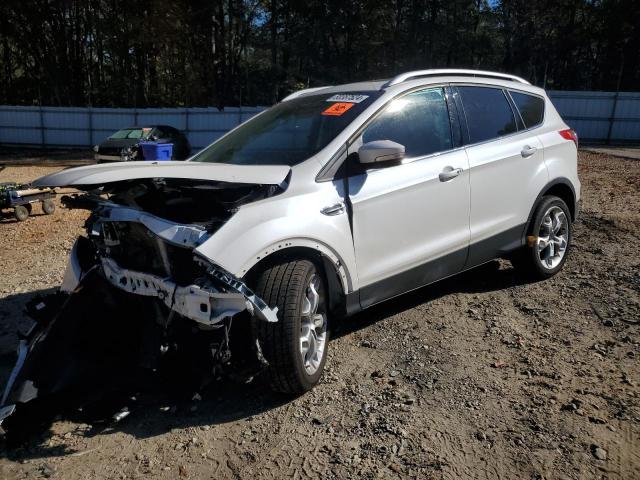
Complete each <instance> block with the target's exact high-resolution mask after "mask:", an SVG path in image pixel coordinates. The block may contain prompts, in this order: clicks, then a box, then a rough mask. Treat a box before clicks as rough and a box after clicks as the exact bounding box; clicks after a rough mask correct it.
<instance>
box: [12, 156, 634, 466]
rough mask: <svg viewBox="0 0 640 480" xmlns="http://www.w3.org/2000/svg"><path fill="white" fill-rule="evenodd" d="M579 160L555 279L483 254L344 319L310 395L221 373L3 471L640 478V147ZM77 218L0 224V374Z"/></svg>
mask: <svg viewBox="0 0 640 480" xmlns="http://www.w3.org/2000/svg"><path fill="white" fill-rule="evenodd" d="M57 168H59V167H56V168H53V167H36V166H20V167H10V168H8V169H6V170H5V171H4V172H1V173H0V181H7V180H23V181H24V180H30V179H33V178H35V177H37V176H39V175H43V174H45V173H48V172H50V171H54V170H56V169H57ZM580 176H581V180H582V185H583V205H582V212H581V216H580V218H579V220H578V221H577V223H576V224H575V234H574V240H573V250H572V252H571V255H570V258H569V259H568V262H567V264H566V266H565V268H564V270H563V271H562V272H561V273H560V274H559V275H557V276H556V277H554V278H553V279H551V280H548V281H545V282H540V283H527V282H526V281H525V280H524V279H522V278H521V277H520V276H519V275H517V274H516V273H515V272H514V270H513V269H512V268H511V265H510V263H509V262H508V261H495V262H492V263H490V264H488V265H485V266H483V267H480V268H478V269H475V270H473V271H470V272H467V273H465V274H463V275H460V276H458V277H455V278H452V279H449V280H447V281H444V282H441V283H438V284H436V285H432V286H430V287H427V288H424V289H421V290H418V291H416V292H413V293H411V294H408V295H405V296H402V297H399V298H397V299H395V300H393V301H390V302H387V303H385V304H383V305H380V306H378V307H374V308H372V309H370V310H368V311H365V312H364V313H362V314H360V315H358V316H357V317H355V318H352V319H350V320H348V321H345V322H343V323H342V324H341V325H339V327H338V329H337V332H336V333H335V335H334V340H333V341H332V342H331V344H330V351H331V352H330V356H329V361H328V363H327V370H326V373H325V375H324V377H323V379H322V381H321V383H320V385H318V387H317V388H316V389H315V390H313V391H312V392H310V393H308V394H306V395H304V396H302V397H299V398H296V399H290V398H286V397H282V396H279V395H274V394H272V393H269V392H268V391H267V390H266V387H265V386H264V385H263V384H262V383H260V382H257V383H253V384H249V385H237V384H234V383H230V382H226V381H225V382H220V383H217V384H216V385H215V386H214V387H213V388H212V389H211V390H210V391H207V392H203V398H202V400H200V401H193V402H188V403H186V404H180V405H170V406H168V405H164V404H162V403H159V404H153V403H152V404H151V405H147V406H145V407H144V408H139V409H138V410H136V411H134V412H133V413H132V414H131V415H130V416H129V417H127V418H126V419H125V420H123V421H122V422H120V423H117V424H115V425H110V426H102V427H101V426H99V425H95V426H91V425H87V424H84V423H80V422H78V421H71V420H65V419H60V420H58V421H56V422H55V423H54V425H53V426H52V428H51V430H50V431H49V432H47V433H46V434H43V435H42V436H40V437H38V438H34V439H33V440H32V441H31V442H30V443H29V444H28V445H27V446H25V447H23V448H19V449H14V450H6V449H5V450H3V451H1V452H0V456H1V458H0V476H1V477H2V478H4V479H22V478H39V477H48V478H59V479H94V478H109V479H111V478H113V479H132V478H161V479H176V478H191V479H196V478H211V479H224V478H254V479H262V478H266V479H272V478H284V477H293V478H323V479H328V478H354V477H363V478H397V477H400V478H434V479H440V478H443V479H461V478H465V479H466V478H479V479H515V478H523V479H543V478H544V479H595V478H607V479H618V478H619V479H634V478H636V479H637V478H640V443H639V440H640V397H639V394H640V387H639V384H640V375H639V374H640V367H639V365H638V360H639V358H640V347H639V341H640V335H639V333H640V332H639V331H638V328H639V324H638V322H639V321H640V268H639V266H640V162H638V161H634V160H625V159H620V158H614V157H610V156H605V155H598V154H591V153H584V152H583V153H581V155H580ZM84 216H85V213H83V212H79V211H69V210H63V209H59V210H58V211H56V213H55V214H54V215H52V216H44V215H34V217H33V218H30V219H29V220H28V221H26V222H24V223H16V222H14V221H13V220H12V219H8V220H2V221H1V222H0V364H1V367H2V373H3V376H4V377H6V375H7V372H8V370H9V368H10V367H11V366H12V364H13V361H14V358H15V355H14V353H13V349H14V348H15V343H16V338H17V337H16V335H15V330H16V328H17V327H19V328H25V327H26V325H28V322H27V320H26V318H25V317H24V316H23V314H22V313H21V309H22V307H23V305H24V303H25V302H26V301H27V300H28V299H30V298H32V297H33V295H35V294H36V293H38V292H43V291H44V292H47V291H50V290H51V289H53V288H54V287H55V286H57V285H58V284H59V283H60V281H61V279H62V273H63V268H64V264H65V258H66V256H67V254H68V251H69V249H70V247H71V244H72V241H73V238H74V237H75V236H76V235H77V234H79V233H80V232H81V230H82V229H81V226H82V222H83V219H84ZM166 407H169V408H166Z"/></svg>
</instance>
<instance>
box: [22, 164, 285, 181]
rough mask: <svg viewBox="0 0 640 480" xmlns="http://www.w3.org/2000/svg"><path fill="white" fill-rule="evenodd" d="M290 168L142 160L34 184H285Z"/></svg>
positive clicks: (53, 176) (91, 167)
mask: <svg viewBox="0 0 640 480" xmlns="http://www.w3.org/2000/svg"><path fill="white" fill-rule="evenodd" d="M290 170H291V169H290V167H288V166H286V165H227V164H223V163H202V162H170V161H161V162H153V161H139V162H126V163H105V164H98V165H89V166H86V167H76V168H70V169H68V170H62V171H61V172H57V173H52V174H51V175H46V176H44V177H41V178H39V179H37V180H35V181H34V182H33V185H34V186H37V187H71V186H73V187H83V186H96V187H97V186H100V185H105V184H108V183H114V182H122V181H126V180H136V179H148V178H173V179H183V180H206V181H218V182H228V183H245V184H247V183H252V184H262V185H281V184H282V183H284V181H285V179H286V178H287V175H289V172H290Z"/></svg>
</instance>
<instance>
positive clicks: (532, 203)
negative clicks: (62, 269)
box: [4, 70, 580, 405]
mask: <svg viewBox="0 0 640 480" xmlns="http://www.w3.org/2000/svg"><path fill="white" fill-rule="evenodd" d="M576 164H577V137H576V134H575V132H573V131H572V130H571V129H569V127H568V126H567V125H566V124H565V123H564V122H563V120H562V118H560V115H558V113H557V111H556V109H555V108H554V107H553V105H552V103H551V101H550V100H549V98H548V97H547V96H546V94H545V92H544V90H542V89H540V88H536V87H533V86H531V85H530V84H529V83H528V82H526V81H525V80H522V79H520V78H518V77H514V76H512V75H505V74H500V73H493V72H481V71H469V70H424V71H417V72H410V73H406V74H403V75H399V76H397V77H395V78H393V79H392V80H389V81H372V82H363V83H353V84H349V85H340V86H335V87H322V88H313V89H307V90H303V91H299V92H296V93H294V94H293V95H290V96H289V97H287V98H285V99H284V100H283V101H282V102H281V103H279V104H277V105H276V106H274V107H273V108H270V109H268V110H266V111H265V112H263V113H261V114H259V115H257V116H256V117H254V118H252V119H251V120H249V121H248V122H246V123H244V124H243V125H241V126H239V127H237V128H236V129H234V130H232V131H231V132H229V133H227V134H226V135H225V136H223V137H222V138H220V139H219V140H217V141H216V142H214V143H213V144H212V145H211V146H209V147H208V148H206V149H204V150H203V151H201V152H200V153H198V154H197V155H195V156H194V157H192V158H191V159H190V161H188V162H186V163H184V162H130V163H127V164H125V165H113V164H106V165H95V166H89V167H80V168H75V169H71V170H65V171H62V172H59V173H56V174H53V175H49V176H47V177H43V178H41V179H39V180H38V181H37V182H36V185H42V186H45V185H46V186H51V187H58V186H73V187H77V188H80V189H83V190H86V191H87V192H88V193H86V194H84V195H82V196H79V197H76V198H68V199H66V200H65V203H66V204H67V206H70V207H78V208H87V209H89V210H91V212H92V213H91V216H90V218H89V220H88V221H87V234H88V235H87V237H82V238H80V239H79V240H78V242H77V243H76V245H75V246H74V249H73V254H72V256H71V259H70V263H69V267H68V269H67V272H66V274H65V281H64V284H63V285H62V287H61V290H62V291H63V292H66V293H65V294H64V295H66V296H67V297H69V298H66V300H65V301H64V302H63V303H62V306H58V307H56V308H52V309H51V311H52V313H50V314H49V315H48V318H47V319H46V320H44V321H42V322H41V323H43V324H45V325H49V329H48V330H47V329H46V328H40V329H38V328H36V329H35V331H34V332H32V333H31V335H30V337H29V338H27V339H25V340H23V343H22V345H21V349H23V351H24V355H21V358H22V359H23V361H22V363H28V357H29V355H33V352H34V350H36V349H37V348H38V346H35V347H34V344H36V343H39V344H40V345H43V344H47V342H37V339H38V338H42V336H43V335H44V336H46V335H49V332H50V330H51V328H50V325H51V323H52V322H53V323H56V322H58V323H60V322H66V323H69V324H70V325H77V324H78V322H79V320H77V319H76V318H75V317H77V316H79V315H80V314H79V313H78V312H84V313H85V314H86V312H87V311H90V312H91V315H92V316H95V315H98V317H99V318H100V319H101V320H100V321H101V322H102V323H105V324H107V325H110V327H112V328H114V329H118V335H120V336H122V335H127V336H128V335H130V333H128V332H129V329H131V328H133V327H132V326H133V325H137V326H136V331H138V330H139V329H142V328H143V327H141V326H139V325H138V323H141V324H142V323H144V324H145V325H147V323H148V324H149V325H152V324H153V325H154V326H153V327H146V326H145V327H144V328H149V329H151V330H153V332H154V333H153V335H152V334H150V333H149V334H144V335H142V337H144V338H146V339H147V340H148V339H149V338H152V339H153V341H152V347H151V348H149V350H150V351H156V350H157V351H158V352H161V353H162V355H167V354H169V353H170V351H171V349H172V348H173V346H175V345H177V346H179V345H182V346H183V347H182V351H183V352H184V351H185V350H187V351H189V352H190V353H191V352H195V351H196V350H198V349H201V348H204V349H205V350H206V351H207V352H208V353H207V355H206V356H207V357H209V356H210V357H211V362H213V364H214V366H215V365H217V366H218V367H219V366H220V365H222V366H223V367H224V366H226V368H228V367H229V365H231V366H232V367H233V365H234V355H239V357H242V353H243V352H242V351H244V352H245V353H246V351H251V352H253V353H252V355H253V356H254V357H255V358H256V359H257V360H258V361H259V363H260V364H262V365H263V366H264V368H265V369H266V370H267V372H268V377H269V379H270V382H271V385H272V387H273V388H274V389H276V390H279V391H284V392H291V393H299V392H303V391H306V390H308V389H310V388H312V387H313V386H314V385H315V384H316V383H317V382H318V380H319V378H320V376H321V373H322V370H323V366H324V363H325V360H326V358H327V348H328V339H329V327H330V325H331V324H332V322H335V321H336V320H337V319H338V318H340V317H343V316H345V315H350V314H353V313H354V312H357V311H360V310H362V309H365V308H367V307H370V306H371V305H374V304H376V303H378V302H382V301H384V300H386V299H389V298H391V297H394V296H396V295H400V294H402V293H404V292H408V291H410V290H413V289H416V288H419V287H422V286H424V285H427V284H429V283H432V282H435V281H437V280H440V279H443V278H445V277H448V276H451V275H454V274H456V273H459V272H462V271H464V270H468V269H470V268H473V267H475V266H478V265H480V264H482V263H485V262H487V261H490V260H492V259H495V258H497V257H503V256H507V255H509V256H511V257H512V258H513V261H514V263H515V264H517V265H518V266H520V267H522V268H523V269H524V270H525V271H526V272H527V273H529V274H532V275H534V276H536V277H538V278H546V277H550V276H551V275H554V274H555V273H557V272H558V271H559V270H560V269H561V268H562V266H563V264H564V262H565V260H566V258H567V252H568V249H569V245H570V242H571V225H572V221H573V220H574V219H575V217H576V213H577V205H578V199H579V195H580V182H579V181H578V176H577V165H576ZM85 297H86V298H85ZM70 305H71V306H70ZM72 307H73V308H72ZM103 317H104V318H103ZM143 317H144V319H145V320H144V321H143V320H142V318H143ZM147 317H149V318H147ZM71 319H73V320H71ZM234 319H235V320H234ZM147 320H149V321H148V322H147ZM232 320H233V322H232ZM82 321H84V320H82ZM96 322H97V321H96ZM145 322H146V323H145ZM232 323H233V329H232V328H231V327H232ZM185 325H186V326H187V327H185V328H186V329H187V330H188V331H189V332H191V334H189V335H183V334H184V332H183V330H184V329H183V328H182V327H181V326H185ZM60 328H62V327H60ZM74 328H75V327H74ZM104 328H105V330H104V331H103V330H102V327H100V328H98V330H96V331H97V332H98V333H99V334H95V335H94V334H91V335H94V336H93V337H92V338H91V340H90V341H91V342H95V341H97V340H96V338H94V337H100V338H103V337H104V338H107V339H108V338H111V337H110V336H109V333H108V332H107V331H106V328H107V327H104ZM123 328H124V329H125V330H124V331H123ZM77 330H78V329H77V328H75V330H74V329H72V328H71V327H69V335H72V336H73V335H78V333H77ZM234 330H237V331H236V332H234ZM145 331H146V330H145ZM194 332H197V334H196V333H194ZM240 332H242V335H240ZM234 333H235V334H236V337H240V336H241V337H242V338H241V339H240V340H238V343H237V345H241V347H237V348H236V351H234V345H233V344H234V341H233V340H230V338H231V339H233V334H234ZM83 334H85V335H86V332H85V333H83ZM56 338H58V339H59V336H58V337H56ZM197 338H200V340H197ZM203 339H204V340H203ZM56 341H58V340H56ZM149 341H151V340H149ZM243 341H244V343H243ZM154 342H155V343H154ZM49 343H50V342H49ZM185 345H187V347H186V348H185V347H184V346H185ZM203 345H205V347H203ZM129 347H130V346H129ZM60 348H62V347H60ZM64 348H67V347H64ZM176 349H177V350H180V348H179V347H176ZM50 350H51V352H49V353H48V355H52V356H53V355H54V353H53V352H55V350H56V349H55V347H53V346H51V347H50ZM167 350H169V352H167ZM232 352H233V355H231V353H232ZM27 353H28V355H27ZM209 354H210V355H209ZM83 355H86V352H83ZM120 355H124V356H125V357H126V354H124V353H121V354H120ZM158 355H160V354H158ZM41 357H42V358H48V357H47V355H45V354H42V355H41ZM25 358H27V360H26V362H25V361H24V359H25ZM65 358H67V360H66V361H67V363H68V362H69V360H68V358H69V356H68V355H66V356H65ZM127 358H128V357H127ZM135 358H137V357H135ZM135 358H134V357H132V359H131V361H135ZM200 358H204V356H202V357H200ZM40 361H42V359H40ZM91 361H92V359H91V357H90V355H89V356H88V357H86V356H85V357H82V362H80V363H82V365H83V368H84V366H86V365H89V364H91ZM52 362H53V363H55V360H53V359H52ZM205 363H206V362H205ZM21 367H22V365H21V364H20V362H19V365H17V366H16V368H17V371H16V372H15V376H14V378H13V381H12V382H10V383H15V384H14V385H13V387H14V388H13V392H24V389H19V388H16V387H15V386H16V385H17V384H19V383H20V382H24V381H33V382H34V383H36V384H37V383H38V381H40V383H41V384H42V385H43V386H44V387H46V388H41V389H40V392H42V391H45V392H48V390H47V388H49V389H51V387H49V386H48V385H49V384H48V383H47V382H45V381H43V380H42V379H38V375H39V374H38V368H30V369H27V370H28V374H27V373H24V371H23V372H21V371H20V369H21ZM52 368H53V367H52ZM60 368H61V369H62V368H66V371H67V376H72V375H69V374H68V369H69V365H66V366H60ZM238 368H239V367H238ZM79 370H80V369H79ZM47 372H49V373H48V374H49V375H50V374H51V373H50V368H49V369H47ZM78 377H79V378H81V377H82V375H81V374H80V373H79V374H78ZM56 388H58V387H57V386H56ZM8 390H9V391H11V390H12V385H11V384H10V385H9V386H8ZM12 395H13V396H14V397H15V396H16V395H14V393H11V392H7V394H6V395H5V402H4V403H5V405H12V404H13V403H16V402H21V401H25V398H20V396H19V395H17V398H13V399H12ZM28 399H29V398H26V400H28Z"/></svg>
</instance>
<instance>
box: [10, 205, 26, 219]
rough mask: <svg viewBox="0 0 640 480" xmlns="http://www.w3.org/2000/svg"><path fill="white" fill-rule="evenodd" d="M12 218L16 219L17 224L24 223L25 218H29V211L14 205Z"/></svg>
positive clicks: (21, 206) (22, 206)
mask: <svg viewBox="0 0 640 480" xmlns="http://www.w3.org/2000/svg"><path fill="white" fill-rule="evenodd" d="M13 216H14V217H16V220H18V221H19V222H24V221H25V220H26V219H27V218H29V210H27V207H25V206H24V205H16V206H15V208H14V209H13Z"/></svg>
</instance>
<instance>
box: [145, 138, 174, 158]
mask: <svg viewBox="0 0 640 480" xmlns="http://www.w3.org/2000/svg"><path fill="white" fill-rule="evenodd" d="M140 147H142V156H143V157H144V159H145V160H171V155H172V154H173V143H156V142H140Z"/></svg>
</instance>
